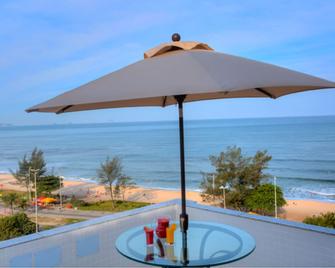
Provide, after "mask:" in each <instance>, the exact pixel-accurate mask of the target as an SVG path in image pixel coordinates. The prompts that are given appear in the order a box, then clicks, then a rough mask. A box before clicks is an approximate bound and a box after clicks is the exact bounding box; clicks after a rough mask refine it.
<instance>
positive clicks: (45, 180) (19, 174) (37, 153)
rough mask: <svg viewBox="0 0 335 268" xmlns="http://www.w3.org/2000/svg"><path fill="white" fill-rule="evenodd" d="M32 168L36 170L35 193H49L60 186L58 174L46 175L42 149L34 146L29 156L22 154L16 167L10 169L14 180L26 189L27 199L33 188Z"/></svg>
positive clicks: (29, 197) (29, 198)
mask: <svg viewBox="0 0 335 268" xmlns="http://www.w3.org/2000/svg"><path fill="white" fill-rule="evenodd" d="M32 170H37V172H36V183H37V193H38V195H40V194H48V195H50V194H51V192H52V191H54V190H56V189H58V188H59V187H60V186H62V183H61V179H60V177H58V176H54V175H52V174H51V175H47V168H46V162H45V160H44V154H43V151H42V150H39V149H37V148H35V149H34V150H33V151H32V152H31V154H30V156H29V157H28V156H27V155H24V156H23V158H22V159H21V160H19V162H18V169H17V170H16V171H11V173H12V175H13V176H14V177H15V178H16V180H17V181H18V182H19V183H20V184H21V185H24V186H25V187H26V189H27V194H28V200H31V199H32V197H31V192H32V189H31V188H32V187H33V188H35V185H34V183H35V178H34V173H33V172H32ZM60 184H61V185H60Z"/></svg>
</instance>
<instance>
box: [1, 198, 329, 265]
mask: <svg viewBox="0 0 335 268" xmlns="http://www.w3.org/2000/svg"><path fill="white" fill-rule="evenodd" d="M187 207H188V213H189V217H190V219H191V220H204V219H206V220H207V221H212V222H217V223H224V224H228V225H232V226H234V227H238V228H241V229H243V230H245V231H247V232H248V233H249V234H251V235H252V236H253V237H254V238H255V240H256V249H255V251H254V252H253V253H252V254H250V255H249V256H247V257H246V258H244V259H241V260H238V261H236V262H233V263H230V264H229V266H265V267H268V266H291V267H293V266H294V267H297V266H305V267H306V266H310V267H316V266H318V267H320V266H328V267H329V266H335V255H334V248H335V230H332V229H328V228H323V227H317V226H311V225H306V224H302V223H294V222H289V221H286V220H279V219H274V218H270V217H263V216H257V215H250V214H246V213H242V212H236V211H232V210H227V209H222V208H216V207H210V206H204V205H199V204H197V203H195V202H188V203H187ZM179 213H180V201H179V200H172V201H169V202H164V203H160V204H155V205H151V206H147V207H144V208H140V209H135V210H131V211H127V212H122V213H116V214H112V215H107V216H104V217H100V218H95V219H92V220H88V221H85V222H80V223H75V224H71V225H68V226H63V227H59V228H55V229H52V230H48V231H43V232H40V233H38V234H32V235H28V236H24V237H19V238H15V239H11V240H7V241H3V242H0V266H10V267H15V266H48V267H50V266H80V267H83V266H87V267H93V266H109V267H111V266H112V267H113V266H114V267H115V266H117V267H136V266H143V265H142V264H139V263H136V262H133V261H131V260H128V259H126V258H125V257H123V256H121V255H120V254H119V253H118V252H117V250H116V249H115V241H116V239H117V237H118V236H119V235H120V234H121V233H122V232H123V231H125V230H127V229H129V228H131V227H135V226H138V225H141V224H148V223H151V222H153V219H155V218H157V217H159V216H162V215H166V216H169V217H171V219H175V220H176V219H178V217H179Z"/></svg>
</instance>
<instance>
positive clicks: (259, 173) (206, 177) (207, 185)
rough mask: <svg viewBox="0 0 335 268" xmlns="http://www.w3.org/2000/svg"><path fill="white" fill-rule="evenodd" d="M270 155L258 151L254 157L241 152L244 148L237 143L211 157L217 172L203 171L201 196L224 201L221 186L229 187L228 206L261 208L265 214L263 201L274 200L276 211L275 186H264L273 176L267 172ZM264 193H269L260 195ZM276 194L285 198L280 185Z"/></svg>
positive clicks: (280, 204)
mask: <svg viewBox="0 0 335 268" xmlns="http://www.w3.org/2000/svg"><path fill="white" fill-rule="evenodd" d="M271 158H272V157H271V156H270V155H268V153H267V151H258V152H256V154H255V155H254V156H252V157H248V156H245V155H243V154H242V150H241V148H238V147H236V146H233V147H228V148H227V150H226V151H224V152H221V153H220V154H219V156H210V157H209V159H210V161H211V164H212V165H213V166H214V168H215V171H216V172H215V173H214V174H213V173H203V180H202V181H201V184H200V188H201V189H202V198H203V199H204V201H212V202H216V203H217V202H220V203H221V204H222V201H223V196H222V189H220V187H221V186H228V187H227V188H228V189H227V190H226V204H227V206H228V207H230V208H233V209H238V210H242V211H250V210H253V211H258V212H261V213H262V214H268V213H270V210H269V209H268V207H267V205H265V204H264V202H268V201H269V202H271V203H270V205H271V204H272V210H274V205H273V203H274V201H273V200H272V198H273V194H274V189H272V188H271V187H270V186H262V185H263V183H264V181H265V180H266V179H267V178H269V177H270V175H269V174H266V173H265V172H264V171H265V170H266V169H267V167H268V163H269V161H270V160H271ZM213 176H214V189H213ZM271 189H272V194H271ZM262 192H263V193H266V195H267V196H265V197H260V195H261V194H262ZM277 193H278V197H282V194H280V193H282V191H281V189H280V187H277ZM270 195H271V196H272V197H271V196H270ZM247 200H248V203H247ZM277 201H278V200H277ZM282 201H283V200H280V202H278V208H280V207H281V206H282V205H283V204H285V203H283V202H282ZM256 202H259V203H256Z"/></svg>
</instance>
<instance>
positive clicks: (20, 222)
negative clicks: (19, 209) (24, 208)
mask: <svg viewBox="0 0 335 268" xmlns="http://www.w3.org/2000/svg"><path fill="white" fill-rule="evenodd" d="M34 232H35V224H34V223H33V222H32V221H31V220H30V219H29V218H28V217H27V215H26V214H24V213H17V214H15V215H12V216H6V217H3V218H0V241H1V240H7V239H11V238H14V237H18V236H21V235H27V234H31V233H34Z"/></svg>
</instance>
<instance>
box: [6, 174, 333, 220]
mask: <svg viewBox="0 0 335 268" xmlns="http://www.w3.org/2000/svg"><path fill="white" fill-rule="evenodd" d="M63 184H64V187H63V188H62V193H63V195H67V196H72V195H75V196H77V197H80V198H84V199H85V200H86V201H92V202H94V201H103V200H109V199H110V196H109V194H108V193H107V192H106V191H105V188H104V186H101V185H99V184H96V183H92V182H85V181H80V180H64V181H63ZM0 190H15V191H25V189H24V187H22V186H21V185H19V184H18V183H17V182H16V180H15V179H14V178H13V176H12V175H11V174H0ZM125 198H126V199H127V200H130V201H139V202H147V203H159V202H164V201H168V200H171V199H178V198H180V192H179V191H178V190H169V189H158V188H144V187H136V188H134V189H131V190H129V191H127V193H126V195H125ZM186 198H187V199H188V200H192V201H195V202H198V203H201V204H205V205H210V203H206V202H203V201H202V198H201V196H200V192H198V191H187V192H186ZM286 201H287V204H286V205H285V206H284V207H283V209H282V212H281V213H280V218H283V219H286V220H291V221H299V222H301V221H303V220H304V218H305V217H309V216H313V215H319V214H320V213H326V212H335V202H330V201H329V202H328V201H319V200H311V199H286Z"/></svg>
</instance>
